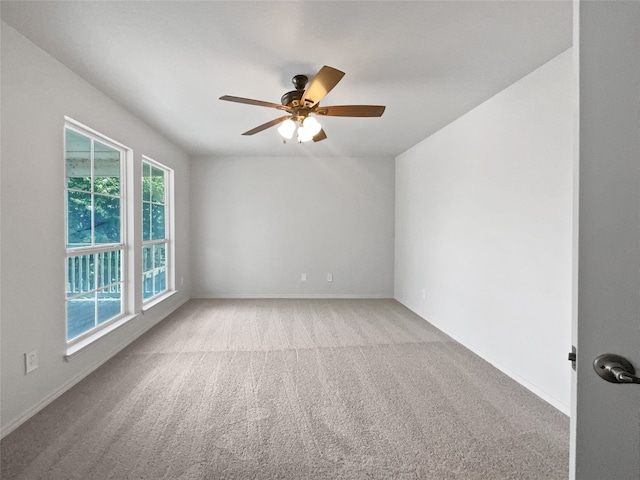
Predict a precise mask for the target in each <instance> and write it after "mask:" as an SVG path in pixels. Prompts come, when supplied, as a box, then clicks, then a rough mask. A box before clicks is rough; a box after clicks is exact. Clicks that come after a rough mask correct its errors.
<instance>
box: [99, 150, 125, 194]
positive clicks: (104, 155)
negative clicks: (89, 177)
mask: <svg viewBox="0 0 640 480" xmlns="http://www.w3.org/2000/svg"><path fill="white" fill-rule="evenodd" d="M93 148H94V152H93V158H94V160H93V175H94V180H93V183H94V191H95V192H96V193H106V194H109V195H120V152H119V151H118V150H115V149H113V148H111V147H108V146H106V145H104V144H102V143H100V142H94V146H93Z"/></svg>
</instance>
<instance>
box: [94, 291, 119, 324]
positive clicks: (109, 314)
mask: <svg viewBox="0 0 640 480" xmlns="http://www.w3.org/2000/svg"><path fill="white" fill-rule="evenodd" d="M120 313H122V292H121V288H120V284H119V283H118V284H116V285H112V286H111V287H108V288H105V289H104V290H100V291H98V324H100V323H103V322H106V321H107V320H109V319H111V318H113V317H117V316H118V315H120Z"/></svg>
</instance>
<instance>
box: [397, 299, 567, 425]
mask: <svg viewBox="0 0 640 480" xmlns="http://www.w3.org/2000/svg"><path fill="white" fill-rule="evenodd" d="M395 300H396V301H398V302H399V303H401V304H402V305H404V306H405V307H407V308H408V309H409V310H411V311H412V312H413V313H415V314H416V315H418V316H419V317H420V318H422V319H423V320H424V321H425V322H429V323H430V324H431V325H433V326H434V327H436V328H437V329H438V330H440V331H441V332H443V333H445V334H446V335H448V336H449V337H451V338H452V339H453V340H455V341H456V342H458V343H459V344H461V345H462V346H464V347H465V348H467V349H469V350H470V351H472V352H473V353H474V354H476V355H477V356H479V357H480V358H482V359H483V360H485V361H487V362H489V363H490V364H491V365H492V366H493V367H495V368H497V369H498V370H500V371H501V372H502V373H504V374H505V375H507V376H508V377H509V378H511V379H513V380H515V381H516V382H518V383H519V384H520V385H522V386H523V387H524V388H526V389H527V390H529V391H531V392H532V393H534V394H535V395H537V396H538V397H540V398H541V399H542V400H544V401H545V402H547V403H548V404H550V405H551V406H553V407H555V408H556V409H558V410H560V411H561V412H562V413H564V414H565V415H567V416H570V415H571V405H567V404H565V403H564V402H562V401H560V400H559V399H557V398H556V397H554V396H553V395H551V394H550V393H549V392H546V391H545V390H542V389H541V388H540V387H538V386H537V385H535V384H533V383H531V382H530V381H528V380H527V379H526V378H523V377H521V376H520V375H519V374H517V373H516V372H514V371H513V370H511V369H510V368H508V367H505V366H504V365H502V364H501V363H500V362H498V361H496V360H495V359H493V358H492V357H491V356H490V355H487V354H486V353H485V352H483V351H482V350H480V349H479V348H477V347H476V346H475V345H473V344H471V343H469V342H467V341H465V339H462V338H459V337H458V336H457V335H454V334H452V333H451V332H448V331H447V329H446V328H443V327H441V326H439V325H438V324H436V323H434V322H431V321H429V320H428V319H426V318H425V317H423V316H422V315H420V314H419V313H418V312H417V311H415V310H414V309H413V308H411V307H410V306H409V302H406V301H404V300H403V299H400V298H397V297H396V298H395Z"/></svg>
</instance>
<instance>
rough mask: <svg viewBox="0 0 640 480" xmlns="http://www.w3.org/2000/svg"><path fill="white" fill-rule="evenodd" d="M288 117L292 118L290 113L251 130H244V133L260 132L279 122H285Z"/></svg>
mask: <svg viewBox="0 0 640 480" xmlns="http://www.w3.org/2000/svg"><path fill="white" fill-rule="evenodd" d="M287 118H291V117H290V116H289V115H285V116H284V117H280V118H276V119H275V120H271V121H270V122H267V123H263V124H262V125H259V126H257V127H256V128H252V129H251V130H248V131H246V132H244V133H243V134H242V135H253V134H254V133H259V132H261V131H263V130H266V129H267V128H271V127H274V126H276V125H278V124H279V123H282V122H284V121H285V120H286V119H287Z"/></svg>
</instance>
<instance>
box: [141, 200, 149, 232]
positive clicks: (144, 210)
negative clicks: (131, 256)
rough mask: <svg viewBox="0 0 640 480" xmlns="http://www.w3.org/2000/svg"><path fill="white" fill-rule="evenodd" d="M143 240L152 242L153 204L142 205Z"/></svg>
mask: <svg viewBox="0 0 640 480" xmlns="http://www.w3.org/2000/svg"><path fill="white" fill-rule="evenodd" d="M142 240H144V241H147V240H151V204H149V203H143V204H142Z"/></svg>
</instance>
